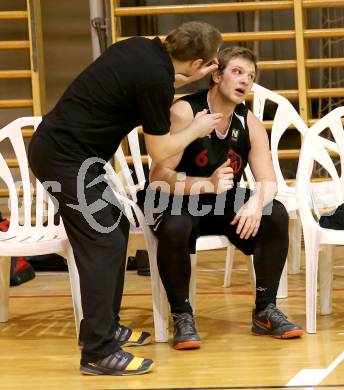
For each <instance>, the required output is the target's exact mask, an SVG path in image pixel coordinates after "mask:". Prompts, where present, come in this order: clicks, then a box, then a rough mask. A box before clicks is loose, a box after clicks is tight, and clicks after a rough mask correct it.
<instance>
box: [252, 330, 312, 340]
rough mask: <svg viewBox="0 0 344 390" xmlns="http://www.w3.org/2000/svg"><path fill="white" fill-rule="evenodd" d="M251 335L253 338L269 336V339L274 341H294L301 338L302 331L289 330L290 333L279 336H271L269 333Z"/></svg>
mask: <svg viewBox="0 0 344 390" xmlns="http://www.w3.org/2000/svg"><path fill="white" fill-rule="evenodd" d="M252 334H253V335H254V336H270V337H273V338H275V339H295V338H297V337H301V336H303V334H304V331H303V330H302V329H296V330H290V331H288V332H285V333H283V334H281V335H277V334H271V333H265V334H262V333H256V332H252Z"/></svg>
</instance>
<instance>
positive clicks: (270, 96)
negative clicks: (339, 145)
mask: <svg viewBox="0 0 344 390" xmlns="http://www.w3.org/2000/svg"><path fill="white" fill-rule="evenodd" d="M252 92H253V113H254V114H255V115H256V116H257V118H258V119H260V120H261V121H263V119H264V110H265V108H266V102H267V101H270V102H273V103H275V104H277V110H276V113H275V116H274V118H273V122H272V128H271V157H272V163H273V166H274V170H275V174H276V178H277V185H278V194H277V197H276V198H277V199H278V200H279V201H280V202H282V203H283V205H284V206H285V208H286V210H287V212H288V214H289V238H290V240H289V241H290V243H289V251H288V267H289V273H292V274H293V273H298V272H299V271H300V256H301V226H300V223H299V220H298V218H297V213H296V211H297V209H298V206H297V201H296V192H295V187H291V186H289V185H287V183H286V181H285V179H284V177H283V174H282V171H281V167H280V163H279V157H278V146H279V142H280V139H281V137H282V135H283V134H284V132H285V131H287V130H288V127H289V126H291V125H292V126H293V127H295V128H296V129H297V130H298V131H299V132H300V133H301V135H304V134H305V133H306V131H307V129H308V127H307V125H306V124H305V123H304V121H303V120H302V119H301V117H300V116H299V114H298V113H297V111H296V110H295V108H294V107H293V106H292V104H291V103H290V102H289V100H288V99H286V98H285V97H283V96H281V95H279V94H277V93H275V92H273V91H270V90H269V89H267V88H264V87H262V86H260V85H258V84H253V87H252ZM286 273H287V266H286V267H285V269H284V270H283V277H282V278H281V279H282V280H283V281H284V286H283V288H282V289H283V293H282V294H281V295H284V296H285V297H287V296H288V284H287V280H288V278H287V275H286ZM281 287H282V286H281Z"/></svg>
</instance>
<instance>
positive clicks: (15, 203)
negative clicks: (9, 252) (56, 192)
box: [0, 116, 64, 239]
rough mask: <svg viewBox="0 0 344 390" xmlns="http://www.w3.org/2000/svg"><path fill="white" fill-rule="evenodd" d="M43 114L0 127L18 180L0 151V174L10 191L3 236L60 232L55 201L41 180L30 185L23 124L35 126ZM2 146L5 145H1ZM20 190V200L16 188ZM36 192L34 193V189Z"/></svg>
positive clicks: (1, 139)
mask: <svg viewBox="0 0 344 390" xmlns="http://www.w3.org/2000/svg"><path fill="white" fill-rule="evenodd" d="M41 120H42V118H41V117H39V116H36V117H23V118H18V119H16V120H15V121H13V122H11V123H9V124H8V125H7V126H5V127H4V128H2V129H1V130H0V143H4V142H6V140H9V142H10V144H11V145H12V148H13V152H14V154H15V157H16V159H17V161H18V166H19V172H20V181H19V182H18V181H17V182H16V181H15V180H14V177H13V174H12V172H11V170H10V168H9V167H8V164H7V162H6V159H5V157H4V155H3V153H2V152H0V178H1V179H2V180H3V181H4V183H5V185H6V186H7V188H8V191H9V211H10V226H9V230H8V232H6V233H1V234H2V236H6V237H14V236H21V237H22V238H23V239H25V236H27V237H31V238H34V237H36V238H37V237H39V236H41V237H42V239H52V238H54V237H56V236H60V235H61V234H63V231H64V230H63V226H62V222H59V223H58V224H57V225H55V222H56V221H54V219H55V213H56V209H55V205H54V203H53V201H52V199H51V198H50V196H48V194H47V192H46V191H45V189H44V188H43V186H42V184H41V183H40V182H39V181H38V180H35V184H34V185H33V184H32V183H31V181H30V175H29V167H28V160H27V154H26V150H25V144H24V139H23V135H22V128H24V127H33V128H34V130H36V128H37V126H38V125H39V123H40V122H41ZM1 150H4V148H1ZM19 189H21V190H22V192H23V196H22V201H21V202H20V200H21V199H20V196H19V194H18V192H19V191H18V190H19ZM34 192H35V197H34V196H33V193H34ZM33 215H35V219H36V222H35V225H34V226H32V216H33Z"/></svg>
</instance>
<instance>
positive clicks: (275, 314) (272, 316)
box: [267, 307, 289, 325]
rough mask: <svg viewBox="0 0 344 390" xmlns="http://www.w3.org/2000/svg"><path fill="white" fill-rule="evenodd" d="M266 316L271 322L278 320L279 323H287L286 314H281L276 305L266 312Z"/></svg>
mask: <svg viewBox="0 0 344 390" xmlns="http://www.w3.org/2000/svg"><path fill="white" fill-rule="evenodd" d="M267 318H268V320H271V322H274V321H276V322H278V323H279V324H280V325H286V324H288V323H289V321H288V320H287V316H286V315H285V314H283V313H282V312H281V310H279V309H277V307H274V308H273V309H272V310H271V311H269V312H268V315H267Z"/></svg>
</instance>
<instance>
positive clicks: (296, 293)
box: [10, 288, 344, 299]
mask: <svg viewBox="0 0 344 390" xmlns="http://www.w3.org/2000/svg"><path fill="white" fill-rule="evenodd" d="M333 291H344V288H336V289H334V290H333ZM291 294H292V295H291ZM151 295H152V294H151V293H125V294H123V296H125V297H146V296H151ZM196 295H252V291H209V292H198V293H196ZM304 295H305V290H289V296H290V297H293V298H295V297H301V296H304ZM70 297H71V294H56V295H10V298H14V299H17V298H20V299H21V298H23V299H27V298H70Z"/></svg>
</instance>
